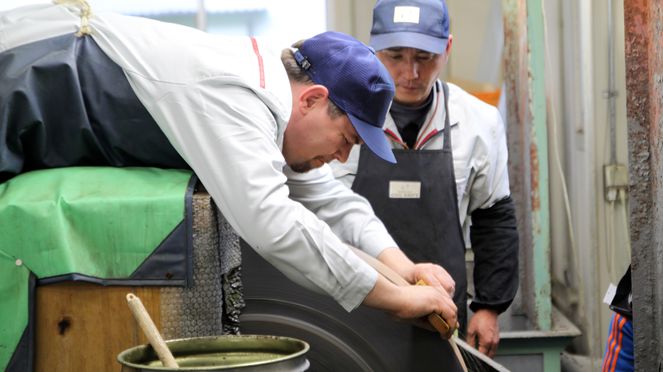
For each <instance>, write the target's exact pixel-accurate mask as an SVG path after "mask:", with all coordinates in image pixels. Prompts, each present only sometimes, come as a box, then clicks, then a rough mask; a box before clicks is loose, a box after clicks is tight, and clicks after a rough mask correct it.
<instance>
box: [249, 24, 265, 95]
mask: <svg viewBox="0 0 663 372" xmlns="http://www.w3.org/2000/svg"><path fill="white" fill-rule="evenodd" d="M251 44H252V45H253V51H254V52H255V54H256V57H257V58H258V69H260V87H261V88H264V87H265V66H264V65H263V63H262V56H261V55H260V50H259V49H258V41H257V40H256V38H254V37H251Z"/></svg>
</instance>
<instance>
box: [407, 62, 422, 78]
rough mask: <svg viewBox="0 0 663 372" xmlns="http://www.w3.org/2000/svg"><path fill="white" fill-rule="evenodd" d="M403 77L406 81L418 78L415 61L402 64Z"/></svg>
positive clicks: (417, 66) (417, 67)
mask: <svg viewBox="0 0 663 372" xmlns="http://www.w3.org/2000/svg"><path fill="white" fill-rule="evenodd" d="M404 65H405V66H404V69H405V71H404V72H405V77H406V78H407V79H408V80H415V79H418V78H419V64H418V63H417V62H415V61H408V62H405V64H404Z"/></svg>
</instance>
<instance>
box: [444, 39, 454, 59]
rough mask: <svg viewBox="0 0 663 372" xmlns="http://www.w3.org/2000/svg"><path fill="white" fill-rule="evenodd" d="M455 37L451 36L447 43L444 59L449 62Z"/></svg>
mask: <svg viewBox="0 0 663 372" xmlns="http://www.w3.org/2000/svg"><path fill="white" fill-rule="evenodd" d="M453 41H454V36H453V35H451V34H449V40H448V41H447V48H446V49H445V50H444V58H445V60H446V61H448V60H449V53H451V44H453Z"/></svg>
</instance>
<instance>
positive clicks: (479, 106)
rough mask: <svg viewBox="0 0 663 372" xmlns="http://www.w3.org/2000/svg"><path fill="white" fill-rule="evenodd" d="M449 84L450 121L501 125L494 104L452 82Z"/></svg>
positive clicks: (500, 119) (463, 123) (464, 123)
mask: <svg viewBox="0 0 663 372" xmlns="http://www.w3.org/2000/svg"><path fill="white" fill-rule="evenodd" d="M447 85H448V86H449V111H450V119H451V121H452V123H454V122H458V123H460V124H461V125H472V126H474V125H480V126H481V127H484V128H485V127H492V126H496V125H503V124H502V118H501V116H500V113H499V111H498V110H497V108H496V107H495V106H492V105H489V104H487V103H485V102H483V101H482V100H480V99H478V98H477V97H475V96H473V95H472V94H470V93H469V92H467V91H466V90H464V89H463V88H461V87H459V86H458V85H455V84H453V83H447Z"/></svg>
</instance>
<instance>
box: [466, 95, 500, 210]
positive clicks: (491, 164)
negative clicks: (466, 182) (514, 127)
mask: <svg viewBox="0 0 663 372" xmlns="http://www.w3.org/2000/svg"><path fill="white" fill-rule="evenodd" d="M475 112H481V114H480V115H477V116H478V117H477V118H475V119H476V120H477V121H478V122H477V125H480V128H481V129H480V130H479V138H478V143H477V145H476V147H475V151H476V153H475V154H473V158H475V164H474V166H475V167H476V171H477V174H476V176H475V177H474V179H473V180H472V184H471V186H470V195H471V198H470V203H469V208H468V213H472V212H473V211H474V210H476V209H486V208H490V207H492V206H493V205H494V204H495V203H496V202H498V201H500V200H502V199H504V198H506V197H507V196H509V195H510V191H509V171H508V156H509V153H508V150H507V143H506V133H505V129H504V124H503V123H502V118H501V117H500V114H499V111H497V109H495V108H494V107H493V106H488V105H485V106H484V107H483V108H482V110H480V111H479V110H476V111H475Z"/></svg>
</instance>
